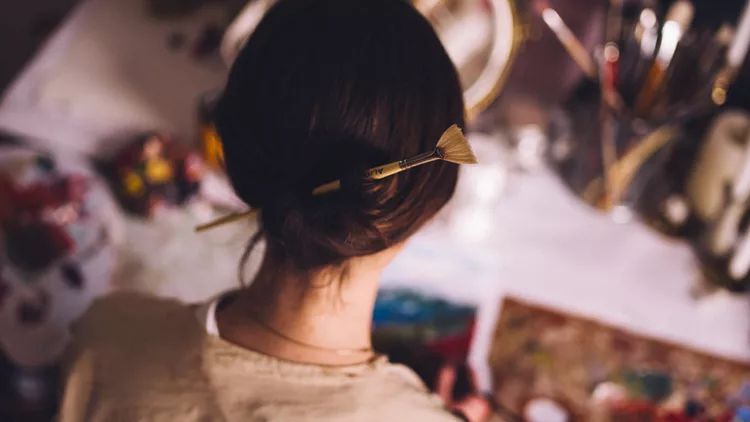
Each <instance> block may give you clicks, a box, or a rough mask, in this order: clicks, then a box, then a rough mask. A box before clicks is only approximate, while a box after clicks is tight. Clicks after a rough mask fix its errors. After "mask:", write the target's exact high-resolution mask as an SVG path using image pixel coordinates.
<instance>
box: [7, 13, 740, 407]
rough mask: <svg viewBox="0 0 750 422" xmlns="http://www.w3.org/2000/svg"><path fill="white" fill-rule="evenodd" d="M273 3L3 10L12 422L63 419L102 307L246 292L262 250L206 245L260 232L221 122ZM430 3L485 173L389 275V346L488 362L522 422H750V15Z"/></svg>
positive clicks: (385, 304)
mask: <svg viewBox="0 0 750 422" xmlns="http://www.w3.org/2000/svg"><path fill="white" fill-rule="evenodd" d="M272 2H273V0H252V1H250V2H249V3H248V2H247V1H246V0H79V1H75V0H27V1H24V2H13V1H9V0H3V1H2V4H0V92H1V93H2V97H1V98H2V101H1V102H0V239H2V242H0V355H1V356H2V358H1V359H0V372H1V373H0V420H2V421H51V420H53V419H52V418H53V417H54V416H53V415H54V414H55V407H56V402H57V397H58V394H59V391H58V389H59V362H60V359H61V355H62V353H63V351H64V349H65V346H66V343H67V341H68V337H69V332H68V325H69V324H70V323H71V322H72V321H74V320H75V319H76V318H77V317H78V316H80V315H81V313H82V312H84V311H85V309H86V308H87V306H88V305H89V304H90V303H91V302H92V301H93V300H94V299H95V298H96V297H99V296H101V295H105V294H107V293H109V292H112V291H115V290H123V289H129V290H138V291H141V292H145V293H148V294H154V295H160V296H165V297H173V298H177V299H180V300H184V301H186V302H196V301H201V300H205V299H207V298H209V297H212V296H214V295H216V294H217V293H219V292H222V291H225V290H228V289H232V288H235V287H236V286H237V283H238V282H237V276H236V272H237V263H238V260H239V256H240V254H241V251H242V249H243V246H244V244H245V242H246V241H247V239H248V238H249V236H250V234H251V233H252V227H245V228H243V229H242V230H239V229H238V228H237V227H236V226H232V227H228V228H220V229H217V230H215V231H212V232H208V233H205V234H201V235H196V234H195V233H194V231H193V228H194V226H195V225H196V224H199V223H201V222H205V221H207V220H209V219H211V218H213V217H216V216H220V215H223V214H225V213H227V212H228V211H235V210H241V209H242V206H243V204H242V203H240V202H239V201H238V200H237V199H236V198H235V197H234V196H233V195H232V191H231V189H230V188H229V185H228V184H227V182H226V180H225V178H224V175H223V173H222V153H221V151H222V150H221V141H220V139H219V138H218V137H217V136H216V134H215V133H214V131H213V125H212V107H213V103H214V101H215V99H216V98H217V96H218V95H220V93H221V88H222V86H223V83H224V80H225V77H226V76H227V72H228V69H229V66H230V65H231V63H232V60H233V59H234V56H235V54H236V52H237V50H238V49H239V48H241V47H242V43H243V41H244V40H245V39H246V38H247V36H248V35H249V34H251V33H252V30H253V28H254V26H255V24H256V23H257V22H258V20H259V19H260V18H261V17H262V16H263V13H264V12H265V11H266V10H267V8H268V7H270V5H271V4H272ZM414 4H415V6H416V7H417V8H418V9H419V10H420V12H422V13H423V14H425V15H426V16H427V17H428V19H429V20H430V21H431V22H432V24H433V25H434V26H435V28H436V30H437V32H438V34H439V35H440V37H441V40H442V41H443V43H444V44H445V46H446V49H447V50H448V52H449V54H450V56H451V58H452V59H453V60H454V63H455V65H456V67H457V68H458V69H459V72H460V74H461V78H462V83H463V85H464V95H465V99H466V103H467V114H468V116H469V118H470V123H469V127H467V128H465V131H466V133H467V134H468V138H469V140H470V141H471V143H472V146H473V148H474V149H475V151H476V153H477V156H478V157H479V158H480V164H479V165H477V166H472V167H466V168H463V169H462V178H461V181H460V186H459V190H458V193H457V195H456V198H455V199H454V200H453V202H452V203H451V204H450V206H449V207H448V209H447V210H446V211H445V212H444V213H442V214H441V215H440V217H439V218H438V219H437V220H436V221H435V222H434V223H432V224H431V225H430V226H429V227H427V228H426V230H424V231H423V232H422V233H421V234H419V235H418V236H417V237H416V238H415V239H414V240H413V241H412V242H411V243H410V244H409V245H408V247H407V249H406V251H405V253H404V255H403V256H402V257H400V258H399V259H398V260H397V261H396V262H394V263H393V265H392V266H391V267H390V268H389V269H388V271H387V273H386V276H385V278H384V280H383V281H382V288H381V292H380V295H379V297H378V302H377V304H376V311H375V315H374V316H373V318H374V333H373V335H374V337H375V338H376V345H377V344H382V346H381V347H382V350H383V351H384V352H387V353H391V355H392V359H393V360H397V361H403V362H404V363H407V364H409V365H411V366H412V367H414V369H416V370H417V372H419V374H420V375H421V376H422V377H423V378H424V379H425V380H426V381H427V382H429V380H430V379H431V378H430V377H434V372H435V370H436V369H437V368H438V367H439V366H440V365H441V362H445V361H452V362H457V363H461V362H465V363H466V370H465V371H462V377H463V378H464V379H463V381H462V383H459V385H458V387H457V388H459V389H461V388H464V387H465V389H467V390H468V389H469V387H468V386H470V385H471V383H472V380H473V381H475V382H476V384H478V385H479V387H480V388H481V389H482V390H483V391H486V392H487V393H489V394H491V395H492V397H493V398H494V401H495V402H496V403H497V405H498V406H497V407H498V409H497V413H498V414H497V416H496V417H497V420H506V421H529V422H557V421H662V420H663V421H693V420H694V421H748V420H750V302H749V301H748V296H747V293H748V291H750V73H748V69H747V66H746V65H745V62H746V60H745V59H746V56H747V53H748V47H750V8H748V6H747V5H746V2H745V1H743V0H721V1H708V0H673V1H667V0H661V1H660V0H415V1H414ZM165 169H166V170H165ZM241 227H242V226H241ZM133 312H138V310H137V309H134V310H133ZM469 368H470V369H469ZM459 393H460V392H459Z"/></svg>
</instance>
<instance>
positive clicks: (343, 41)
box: [216, 0, 464, 271]
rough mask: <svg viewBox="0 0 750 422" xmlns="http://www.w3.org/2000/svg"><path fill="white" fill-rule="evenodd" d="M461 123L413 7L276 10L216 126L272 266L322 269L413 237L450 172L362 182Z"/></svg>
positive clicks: (352, 0)
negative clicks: (256, 214) (327, 186)
mask: <svg viewBox="0 0 750 422" xmlns="http://www.w3.org/2000/svg"><path fill="white" fill-rule="evenodd" d="M463 116H464V104H463V97H462V92H461V86H460V82H459V79H458V76H457V74H456V70H455V68H454V66H453V64H452V62H451V61H450V59H449V57H448V55H447V54H446V52H445V50H444V48H443V46H442V44H441V43H440V41H439V40H438V37H437V35H436V34H435V32H434V30H433V29H432V27H431V26H430V24H429V23H428V22H427V21H426V20H425V19H424V18H423V17H422V16H421V15H420V14H419V13H418V12H417V11H416V10H415V9H414V8H413V7H412V6H411V5H410V4H409V3H408V2H406V1H403V0H281V1H279V2H278V3H277V4H276V5H275V6H274V7H273V8H271V10H270V11H269V12H268V13H267V14H266V16H265V17H264V18H263V20H262V21H261V22H260V24H259V25H258V27H257V28H256V30H255V32H254V33H253V35H252V36H251V37H250V39H249V40H248V42H247V44H246V45H245V47H244V48H243V49H242V51H241V53H240V54H239V57H238V58H237V60H236V62H235V64H234V66H233V68H232V71H231V74H230V77H229V81H228V83H227V86H226V89H225V91H224V95H223V97H222V98H221V100H220V101H219V104H218V106H217V111H216V124H217V129H218V132H219V135H220V136H221V138H222V140H223V145H224V152H225V160H226V166H227V172H228V174H229V178H230V180H231V182H232V185H233V186H234V189H235V190H236V192H237V194H238V195H239V197H240V198H242V200H244V201H245V202H246V203H247V204H248V205H249V206H251V207H256V208H260V209H261V214H260V220H261V232H260V234H261V235H262V236H263V237H265V239H266V241H267V252H266V257H267V258H271V259H273V260H274V261H277V263H278V264H279V265H283V266H284V267H285V268H294V269H296V270H300V271H314V270H318V269H322V268H325V267H330V266H336V265H339V264H342V263H344V262H345V261H346V260H347V259H349V258H353V257H359V256H365V255H371V254H374V253H377V252H380V251H382V250H385V249H387V248H388V247H390V246H392V245H395V244H398V243H400V242H402V241H404V240H406V239H407V238H408V237H409V236H411V235H412V234H414V232H415V231H416V230H418V229H419V228H420V227H421V226H422V225H424V223H425V222H427V221H428V220H429V219H430V218H432V217H433V216H434V215H435V214H436V213H437V212H438V211H439V210H440V209H441V208H442V207H443V206H444V205H445V204H446V202H448V200H449V199H450V198H451V196H452V195H453V191H454V189H455V185H456V179H457V174H458V168H457V166H456V165H454V164H449V163H443V162H436V163H431V164H427V165H424V166H422V167H419V168H416V169H412V170H409V171H406V172H403V173H401V174H399V175H397V176H394V177H391V178H388V179H385V180H382V181H378V182H370V181H366V180H365V179H364V178H363V177H362V175H363V173H364V170H366V169H367V168H370V167H373V166H377V165H381V164H385V163H388V162H392V161H397V160H401V159H404V158H407V157H410V156H413V155H416V154H419V153H422V152H425V151H429V150H431V149H432V148H434V147H435V144H436V143H437V140H438V139H439V138H440V135H441V134H442V133H443V131H445V130H446V129H447V128H448V127H449V126H450V125H452V124H458V125H459V126H463V124H464V121H463V120H464V117H463ZM336 179H342V183H343V186H342V189H341V190H339V191H336V192H332V193H329V194H326V195H322V196H313V195H312V194H311V192H312V190H313V189H314V188H315V187H317V186H320V185H322V184H324V183H327V182H331V181H333V180H336ZM252 246H253V244H251V247H252Z"/></svg>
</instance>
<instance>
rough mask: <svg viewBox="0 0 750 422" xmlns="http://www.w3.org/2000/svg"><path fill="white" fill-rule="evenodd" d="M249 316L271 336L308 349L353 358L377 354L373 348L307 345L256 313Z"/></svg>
mask: <svg viewBox="0 0 750 422" xmlns="http://www.w3.org/2000/svg"><path fill="white" fill-rule="evenodd" d="M249 314H250V318H252V319H253V321H255V322H256V323H258V325H260V326H261V327H263V328H264V329H265V330H266V331H268V332H270V333H271V334H274V335H275V336H277V337H279V338H282V339H284V340H286V341H288V342H290V343H294V344H296V345H298V346H302V347H307V348H308V349H315V350H320V351H324V352H330V353H335V354H336V355H338V356H351V355H354V354H357V353H368V354H374V353H375V351H374V350H373V349H372V347H362V348H359V349H333V348H329V347H322V346H316V345H314V344H310V343H305V342H302V341H299V340H296V339H293V338H291V337H289V336H287V335H286V334H284V333H282V332H281V331H279V330H277V329H275V328H273V327H272V326H271V325H269V324H268V323H267V322H265V321H263V320H262V319H260V318H259V317H258V316H257V315H255V314H254V313H252V312H249Z"/></svg>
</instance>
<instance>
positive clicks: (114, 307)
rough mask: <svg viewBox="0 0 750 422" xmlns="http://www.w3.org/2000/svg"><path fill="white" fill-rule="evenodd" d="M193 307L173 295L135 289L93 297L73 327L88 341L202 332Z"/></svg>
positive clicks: (78, 337)
mask: <svg viewBox="0 0 750 422" xmlns="http://www.w3.org/2000/svg"><path fill="white" fill-rule="evenodd" d="M192 309H193V308H192V307H190V306H189V305H186V304H184V303H182V302H179V301H177V300H173V299H164V298H158V297H154V296H148V295H144V294H140V293H135V292H116V293H112V294H110V295H107V296H105V297H102V298H100V299H97V300H96V301H94V303H93V304H92V305H91V307H90V308H89V309H88V310H87V311H86V312H85V313H84V314H83V316H82V317H81V318H79V319H78V320H77V321H76V322H75V323H73V325H72V327H71V331H72V333H73V336H74V338H75V339H76V340H77V341H83V342H85V343H88V344H97V343H101V342H107V343H112V344H116V343H123V342H136V343H141V342H144V341H148V340H149V339H153V338H154V336H156V338H159V337H162V338H163V337H164V333H170V337H173V338H176V337H179V336H180V334H183V335H185V334H189V333H191V332H195V331H198V332H199V329H198V328H199V324H198V323H197V319H196V318H195V314H194V313H193V311H192Z"/></svg>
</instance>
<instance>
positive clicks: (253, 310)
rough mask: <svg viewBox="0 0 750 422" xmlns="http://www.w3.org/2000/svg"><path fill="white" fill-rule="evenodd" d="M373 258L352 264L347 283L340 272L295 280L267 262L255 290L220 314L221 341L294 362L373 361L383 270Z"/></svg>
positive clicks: (248, 291) (250, 288)
mask: <svg viewBox="0 0 750 422" xmlns="http://www.w3.org/2000/svg"><path fill="white" fill-rule="evenodd" d="M375 258H377V257H368V258H364V259H359V260H354V261H352V262H350V263H349V264H348V268H347V271H346V272H345V277H346V278H345V279H344V280H341V278H342V277H341V272H340V271H329V272H321V273H318V274H317V275H314V276H312V277H310V276H307V275H295V276H291V275H289V274H288V273H286V272H283V271H279V269H278V268H276V267H275V266H274V265H271V264H269V261H268V260H265V261H264V264H263V265H262V266H261V269H260V271H259V273H258V275H257V276H256V277H255V279H254V281H253V283H252V285H251V286H250V287H249V288H247V289H246V290H244V291H243V292H242V294H241V295H240V297H238V298H237V299H236V300H235V301H234V302H232V304H230V305H229V306H228V307H227V308H226V309H225V310H222V311H221V312H219V314H218V321H217V322H218V324H219V331H220V333H221V336H222V337H223V338H225V339H226V340H228V341H230V342H233V343H235V344H238V345H240V346H243V347H246V348H249V349H252V350H256V351H258V352H261V353H264V354H268V355H271V356H275V357H279V358H281V359H285V360H291V361H295V362H303V363H312V364H320V365H350V364H355V363H361V362H364V361H367V360H369V359H371V358H372V352H371V351H370V350H369V349H370V346H371V342H370V338H371V323H372V312H373V307H374V303H375V297H376V295H377V290H378V281H379V279H380V275H381V272H382V270H383V267H384V265H381V264H382V262H381V261H380V260H378V259H375ZM337 350H338V351H344V350H347V351H353V352H351V353H337V352H336V351H337Z"/></svg>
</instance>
